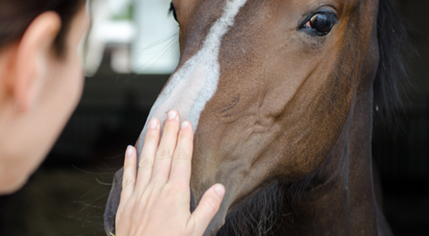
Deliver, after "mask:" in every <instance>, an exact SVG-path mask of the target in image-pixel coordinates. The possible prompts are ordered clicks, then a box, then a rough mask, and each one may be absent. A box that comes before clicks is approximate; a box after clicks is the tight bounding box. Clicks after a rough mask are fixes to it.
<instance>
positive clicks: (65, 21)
mask: <svg viewBox="0 0 429 236" xmlns="http://www.w3.org/2000/svg"><path fill="white" fill-rule="evenodd" d="M85 2H86V0H30V1H28V0H1V1H0V50H1V49H3V48H4V47H5V46H7V45H9V44H11V43H14V42H16V41H18V40H20V39H21V38H22V36H23V35H24V32H25V31H26V30H27V28H28V26H29V25H30V24H31V22H32V21H33V20H34V19H35V18H36V17H37V16H39V15H40V14H42V13H43V12H46V11H54V12H57V13H58V15H59V16H60V18H61V23H62V26H61V30H60V32H59V34H58V36H57V38H56V39H55V42H54V50H55V52H56V53H57V55H58V56H61V55H62V54H63V53H64V51H65V47H66V44H65V43H66V42H65V41H66V36H67V33H68V31H69V28H70V25H71V22H72V20H73V18H74V16H75V15H76V13H77V12H78V11H79V10H80V9H81V7H83V4H84V3H85Z"/></svg>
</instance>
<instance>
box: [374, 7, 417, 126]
mask: <svg viewBox="0 0 429 236" xmlns="http://www.w3.org/2000/svg"><path fill="white" fill-rule="evenodd" d="M407 28H409V27H408V26H407V25H406V23H405V21H404V20H403V18H402V17H401V15H400V14H399V12H398V11H397V10H396V9H395V7H394V6H393V4H392V2H391V0H380V1H379V7H378V17H377V39H378V47H379V63H378V68H377V74H376V77H375V80H374V84H373V85H374V87H373V91H374V103H373V105H374V107H373V108H374V125H375V126H377V125H382V126H385V125H386V124H387V126H386V127H388V128H392V127H394V125H395V124H396V123H397V122H398V120H399V116H400V115H401V113H403V112H404V109H405V105H404V102H403V100H404V99H406V97H404V96H403V95H404V94H403V93H402V91H403V87H404V86H406V85H409V84H408V83H407V82H409V80H408V70H407V66H406V59H407V57H409V56H410V54H412V53H413V52H414V50H413V47H412V45H411V43H409V38H408V31H407ZM404 52H406V53H407V54H405V53H404Z"/></svg>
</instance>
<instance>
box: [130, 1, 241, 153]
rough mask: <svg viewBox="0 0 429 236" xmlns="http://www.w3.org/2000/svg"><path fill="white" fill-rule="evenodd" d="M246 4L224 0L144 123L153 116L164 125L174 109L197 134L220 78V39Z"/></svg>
mask: <svg viewBox="0 0 429 236" xmlns="http://www.w3.org/2000/svg"><path fill="white" fill-rule="evenodd" d="M246 1H247V0H227V2H226V5H225V7H224V12H223V14H222V16H221V17H220V18H219V19H217V21H216V22H215V23H214V24H213V26H212V27H211V29H210V32H209V34H208V35H207V37H206V39H205V40H204V43H203V46H202V47H201V49H200V50H199V51H198V52H197V53H196V54H195V55H194V56H192V57H191V58H190V59H189V60H188V61H186V62H185V63H184V65H183V66H182V67H180V68H179V69H178V70H177V71H176V72H175V73H174V74H173V75H172V77H171V79H170V81H169V83H168V84H167V86H166V87H165V88H164V90H163V91H162V93H161V94H160V95H159V97H158V99H157V100H156V102H155V104H154V105H153V107H152V109H151V111H150V114H149V117H148V119H147V120H149V119H150V118H153V117H155V118H158V119H160V120H161V123H163V122H164V121H165V120H166V112H168V111H169V110H171V109H175V110H178V111H179V112H180V115H181V120H189V121H191V123H192V124H193V125H194V132H195V131H196V129H197V127H198V122H199V119H200V114H201V112H202V111H203V110H204V107H205V105H206V103H207V102H208V101H209V100H210V99H211V98H212V97H213V95H214V93H215V92H216V90H217V86H218V81H219V76H220V65H219V61H218V58H219V49H220V46H221V41H222V38H223V36H224V35H225V34H226V33H227V32H228V30H229V28H230V27H231V26H233V24H234V18H235V16H236V15H237V14H238V12H239V10H240V8H241V7H243V6H244V4H245V3H246ZM146 126H147V122H146V124H145V126H144V128H143V131H142V133H141V134H140V139H139V142H138V144H137V150H138V152H139V157H140V151H141V149H142V147H143V144H144V136H145V134H146V130H147V128H146Z"/></svg>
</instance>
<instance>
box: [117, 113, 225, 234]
mask: <svg viewBox="0 0 429 236" xmlns="http://www.w3.org/2000/svg"><path fill="white" fill-rule="evenodd" d="M179 121H180V118H179V113H178V112H177V111H170V112H169V113H168V115H167V121H166V123H165V127H164V131H163V136H162V139H161V142H159V137H160V127H161V124H160V121H159V120H157V119H152V120H151V121H150V122H149V123H148V129H147V133H146V137H145V143H144V146H143V149H142V152H141V158H140V163H139V165H138V173H137V154H136V150H135V148H134V147H131V146H130V147H128V148H127V151H126V155H125V163H124V174H123V182H122V193H121V199H120V203H119V207H118V211H117V214H116V236H144V235H151V236H160V235H162V236H164V235H165V236H171V235H175V236H182V235H183V236H201V235H203V234H204V231H205V230H206V228H207V226H208V225H209V223H210V221H211V220H212V219H213V217H214V216H215V214H216V213H217V211H218V210H219V206H220V204H221V202H222V199H223V196H224V194H225V188H224V187H223V186H222V185H221V184H215V185H213V186H212V187H211V188H209V189H208V190H207V191H206V192H205V193H204V195H203V197H202V199H201V201H200V203H199V204H198V206H197V208H196V209H195V211H194V212H193V213H192V214H191V212H190V200H191V196H190V178H191V158H192V149H193V137H194V133H193V128H192V124H191V123H190V122H189V121H185V122H183V123H182V127H181V128H180V132H179V126H180V125H179ZM112 235H113V234H112Z"/></svg>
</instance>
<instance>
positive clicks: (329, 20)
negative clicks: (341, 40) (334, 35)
mask: <svg viewBox="0 0 429 236" xmlns="http://www.w3.org/2000/svg"><path fill="white" fill-rule="evenodd" d="M335 23H336V17H335V15H333V14H327V13H317V14H315V15H314V16H312V17H311V19H310V20H309V21H308V22H307V23H306V24H305V27H306V28H311V29H314V30H316V33H317V34H318V35H320V36H323V35H327V34H328V33H329V32H330V31H331V29H332V27H333V26H334V24H335Z"/></svg>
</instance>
